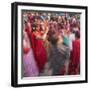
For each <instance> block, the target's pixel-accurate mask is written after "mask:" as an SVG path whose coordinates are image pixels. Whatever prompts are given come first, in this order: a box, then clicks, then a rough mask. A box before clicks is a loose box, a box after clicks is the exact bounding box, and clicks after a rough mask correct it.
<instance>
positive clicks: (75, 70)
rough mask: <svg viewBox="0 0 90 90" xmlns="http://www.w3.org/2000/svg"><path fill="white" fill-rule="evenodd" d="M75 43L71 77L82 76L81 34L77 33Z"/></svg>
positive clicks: (70, 70) (70, 66)
mask: <svg viewBox="0 0 90 90" xmlns="http://www.w3.org/2000/svg"><path fill="white" fill-rule="evenodd" d="M75 37H76V39H75V41H73V49H72V52H71V58H70V59H71V60H70V64H69V71H68V73H69V75H76V74H80V32H79V31H77V32H76V33H75Z"/></svg>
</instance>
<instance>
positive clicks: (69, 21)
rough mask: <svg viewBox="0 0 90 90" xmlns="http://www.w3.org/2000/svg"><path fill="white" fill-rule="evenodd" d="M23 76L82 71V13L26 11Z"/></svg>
mask: <svg viewBox="0 0 90 90" xmlns="http://www.w3.org/2000/svg"><path fill="white" fill-rule="evenodd" d="M22 17H23V23H22V24H23V25H22V26H23V68H22V71H23V75H22V76H23V77H31V76H32V77H34V76H56V75H78V74H80V14H78V13H70V12H34V11H26V12H25V11H24V12H23V14H22Z"/></svg>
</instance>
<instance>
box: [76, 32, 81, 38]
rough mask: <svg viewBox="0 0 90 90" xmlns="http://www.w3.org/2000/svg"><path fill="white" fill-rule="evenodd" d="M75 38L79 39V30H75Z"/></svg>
mask: <svg viewBox="0 0 90 90" xmlns="http://www.w3.org/2000/svg"><path fill="white" fill-rule="evenodd" d="M75 38H76V39H80V32H79V31H76V32H75Z"/></svg>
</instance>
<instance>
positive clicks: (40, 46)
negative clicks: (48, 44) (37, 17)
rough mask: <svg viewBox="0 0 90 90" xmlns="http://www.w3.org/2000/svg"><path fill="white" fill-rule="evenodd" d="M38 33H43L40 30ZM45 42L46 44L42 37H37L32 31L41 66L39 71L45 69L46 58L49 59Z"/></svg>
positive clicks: (36, 54)
mask: <svg viewBox="0 0 90 90" xmlns="http://www.w3.org/2000/svg"><path fill="white" fill-rule="evenodd" d="M38 34H40V35H41V33H40V32H38ZM43 44H44V43H43V41H42V40H40V39H36V36H35V34H34V33H32V48H33V51H34V55H35V59H36V62H37V65H38V68H39V72H42V70H43V69H44V65H45V63H46V60H47V58H46V50H45V47H44V45H43Z"/></svg>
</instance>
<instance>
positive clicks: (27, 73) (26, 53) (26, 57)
mask: <svg viewBox="0 0 90 90" xmlns="http://www.w3.org/2000/svg"><path fill="white" fill-rule="evenodd" d="M38 75H39V71H38V67H37V64H36V62H35V58H34V55H33V51H32V48H31V45H30V42H29V39H28V36H27V33H26V32H25V31H23V77H34V76H38Z"/></svg>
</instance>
